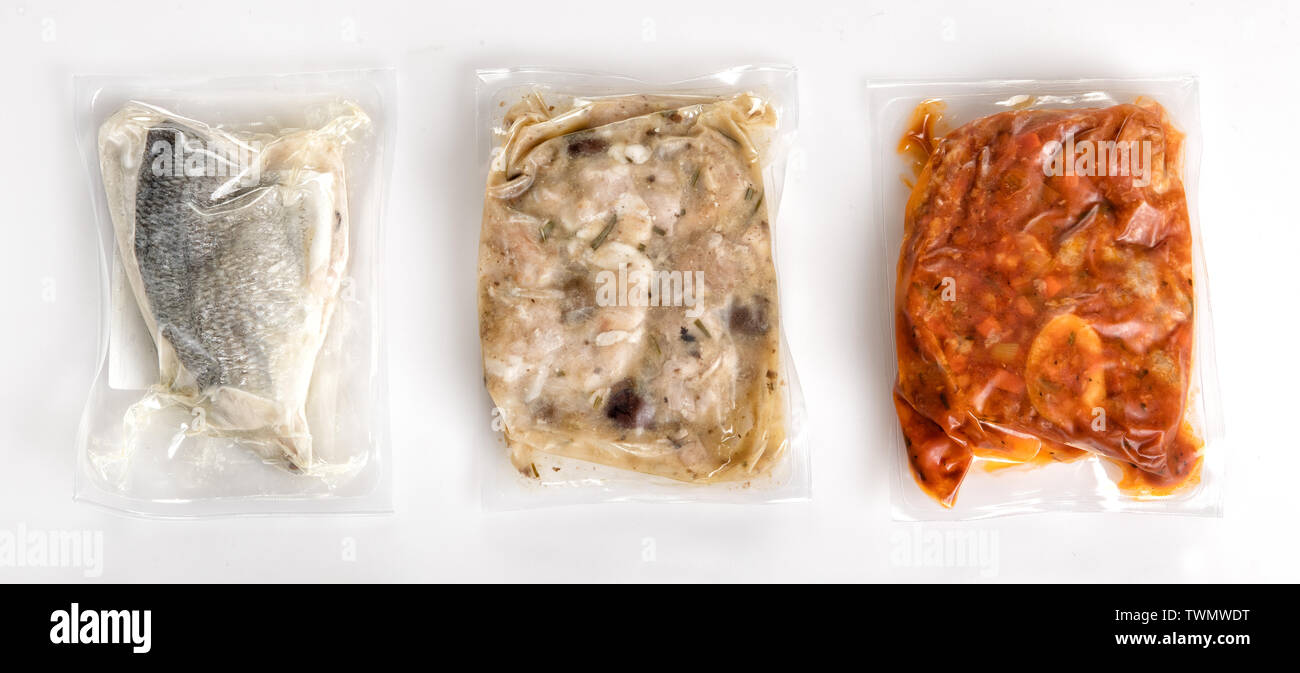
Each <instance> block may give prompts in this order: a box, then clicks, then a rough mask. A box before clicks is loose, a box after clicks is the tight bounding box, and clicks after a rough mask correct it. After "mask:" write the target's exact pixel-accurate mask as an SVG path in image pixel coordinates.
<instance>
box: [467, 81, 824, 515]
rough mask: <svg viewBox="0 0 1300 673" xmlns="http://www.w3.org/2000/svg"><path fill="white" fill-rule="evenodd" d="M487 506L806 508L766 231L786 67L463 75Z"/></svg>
mask: <svg viewBox="0 0 1300 673" xmlns="http://www.w3.org/2000/svg"><path fill="white" fill-rule="evenodd" d="M478 85H479V86H478V106H479V116H478V128H479V133H480V141H479V150H480V154H479V156H480V158H481V161H483V162H484V164H482V165H481V170H483V171H484V174H485V178H486V180H485V181H486V184H487V189H486V195H485V199H484V216H483V225H482V234H481V241H480V252H479V309H480V332H481V336H482V346H483V358H484V370H485V382H486V384H487V388H488V390H489V393H490V395H491V397H492V399H493V403H494V405H495V406H494V408H493V410H492V414H493V418H494V422H495V424H496V427H497V428H498V429H500V431H501V437H502V440H503V442H502V443H503V444H505V445H506V446H505V448H504V449H503V447H502V446H500V445H498V446H495V447H492V449H491V450H490V451H485V452H484V456H485V461H486V468H485V469H484V471H483V472H484V474H485V480H484V500H485V504H486V505H487V506H488V507H489V508H510V507H519V506H529V505H538V504H559V503H576V502H595V501H638V500H640V501H702V500H703V501H708V500H715V501H737V502H771V501H783V500H796V499H802V498H806V497H807V495H808V491H809V474H808V464H807V461H808V456H807V448H806V446H804V436H803V412H802V406H801V404H802V403H801V395H800V393H799V387H798V382H797V379H796V378H795V375H794V369H793V367H792V366H791V365H790V358H789V356H788V353H787V351H786V349H785V343H784V338H783V337H782V332H781V325H780V316H781V312H780V301H779V299H778V293H777V275H776V268H775V265H774V262H773V253H774V247H773V244H772V232H773V231H774V230H775V218H776V212H777V208H778V205H779V201H780V194H781V186H782V181H783V178H784V159H785V155H786V151H787V149H788V148H789V146H790V143H791V142H792V139H793V134H794V129H795V126H796V124H797V109H796V85H795V72H794V70H793V69H792V68H788V67H741V68H734V69H731V70H727V71H724V72H721V73H717V74H714V75H710V76H706V77H701V78H697V79H692V80H688V81H684V82H676V83H671V84H651V83H646V82H642V81H638V80H634V79H629V78H623V77H613V76H603V75H592V74H584V73H572V72H557V71H548V70H541V69H518V70H484V71H479V73H478Z"/></svg>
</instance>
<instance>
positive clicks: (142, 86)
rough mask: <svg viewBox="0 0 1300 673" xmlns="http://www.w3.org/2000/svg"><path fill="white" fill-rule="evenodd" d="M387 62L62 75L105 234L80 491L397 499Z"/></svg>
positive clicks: (203, 511) (156, 497)
mask: <svg viewBox="0 0 1300 673" xmlns="http://www.w3.org/2000/svg"><path fill="white" fill-rule="evenodd" d="M393 89H394V82H393V75H392V73H391V72H388V71H346V72H332V73H320V74H303V75H277V76H266V77H246V78H232V79H217V80H202V81H179V80H155V79H149V78H130V77H78V78H77V79H76V95H77V127H78V129H77V130H78V141H79V143H80V146H81V150H82V153H83V157H84V159H85V162H86V166H87V172H88V175H89V178H90V183H91V185H90V186H91V197H92V200H93V203H94V204H95V213H96V217H97V220H98V222H97V228H96V232H97V233H98V236H99V241H100V244H101V262H102V273H101V278H102V279H103V292H102V297H103V313H102V314H101V315H102V318H101V323H100V324H101V338H100V355H101V356H100V361H99V371H98V373H97V375H96V377H95V382H94V385H93V386H92V388H91V393H90V398H89V400H88V402H87V404H86V409H85V413H84V415H83V417H82V423H81V428H80V432H79V434H78V444H77V466H78V472H77V487H76V496H77V497H78V498H79V499H84V500H87V501H90V502H94V503H97V504H101V505H105V506H108V507H112V508H115V509H120V510H125V511H128V512H132V513H138V514H144V515H156V516H203V515H217V514H266V513H313V512H322V513H324V512H377V511H386V510H387V509H389V508H390V502H391V496H390V492H389V490H390V486H389V483H390V477H389V465H388V463H389V461H388V444H387V442H388V440H387V405H386V396H387V392H386V389H385V388H386V376H385V368H384V363H383V359H382V357H381V355H382V348H381V345H382V341H381V337H382V312H381V310H380V304H379V293H378V287H377V280H378V277H379V276H378V268H379V267H378V263H379V258H380V250H379V243H380V241H381V240H382V238H381V236H380V223H381V220H382V210H383V202H384V198H385V192H384V190H385V185H386V182H387V172H388V166H389V159H390V155H391V137H390V134H389V131H388V128H389V126H390V123H391V122H390V120H389V119H388V118H387V117H386V114H387V112H386V111H387V110H388V109H390V108H389V106H391V105H392V97H393Z"/></svg>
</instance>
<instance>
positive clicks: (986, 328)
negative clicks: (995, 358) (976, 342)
mask: <svg viewBox="0 0 1300 673" xmlns="http://www.w3.org/2000/svg"><path fill="white" fill-rule="evenodd" d="M975 329H976V330H977V331H978V332H979V333H980V336H982V337H984V338H985V339H987V338H989V335H990V334H992V333H994V332H996V331H998V321H997V318H994V317H993V316H991V315H990V316H986V317H985V318H984V319H983V320H981V321H980V323H979V324H978V325H976V326H975Z"/></svg>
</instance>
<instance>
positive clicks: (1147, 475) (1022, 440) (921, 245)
mask: <svg viewBox="0 0 1300 673" xmlns="http://www.w3.org/2000/svg"><path fill="white" fill-rule="evenodd" d="M870 96H871V102H872V105H871V109H872V114H873V128H874V131H875V134H876V141H875V142H876V152H875V155H874V158H875V160H876V173H877V188H878V194H877V202H878V203H879V204H880V205H879V210H878V212H877V214H878V219H879V226H880V227H881V228H882V230H883V234H884V244H883V247H884V250H885V252H886V255H887V257H886V263H885V264H884V265H883V266H884V267H885V271H886V273H888V274H889V280H888V283H889V285H888V286H889V287H891V288H892V289H893V292H892V296H891V297H890V301H891V303H892V310H891V311H890V314H891V315H892V321H891V322H890V325H891V326H892V328H893V330H892V334H891V335H890V341H891V342H893V343H894V345H895V351H894V353H892V354H891V355H892V357H891V358H890V359H891V360H892V361H893V362H894V363H896V365H897V367H896V369H894V370H893V371H894V372H896V374H895V377H894V378H893V380H892V381H891V384H892V385H893V387H894V395H893V396H894V406H895V408H896V410H897V414H898V426H896V427H897V428H898V430H899V434H900V435H901V436H898V438H897V440H896V441H895V442H894V448H893V450H894V451H895V452H896V455H897V456H898V460H897V461H896V464H897V466H898V470H897V472H896V475H895V476H896V478H895V480H894V506H895V514H896V515H897V516H899V517H900V518H935V519H944V518H978V517H984V516H994V515H999V514H1009V513H1017V512H1031V511H1045V510H1077V511H1136V512H1171V513H1184V514H1201V515H1216V514H1218V513H1219V512H1220V507H1221V492H1222V479H1223V461H1224V456H1223V447H1222V446H1221V444H1222V442H1221V441H1219V440H1220V437H1221V435H1222V429H1221V425H1222V423H1221V420H1220V419H1221V414H1220V412H1219V404H1218V391H1217V386H1216V376H1215V370H1214V352H1213V343H1212V335H1211V325H1210V305H1209V296H1208V289H1207V285H1208V284H1207V282H1206V280H1207V279H1206V273H1205V267H1204V262H1203V256H1202V250H1201V239H1200V237H1199V231H1198V228H1197V219H1196V200H1195V197H1196V189H1197V164H1198V161H1199V152H1200V138H1199V128H1198V116H1197V97H1196V81H1195V79H1193V78H1173V79H1155V80H1080V81H1061V82H1038V81H1032V82H1030V81H1007V82H965V83H882V84H878V85H873V86H871V87H870Z"/></svg>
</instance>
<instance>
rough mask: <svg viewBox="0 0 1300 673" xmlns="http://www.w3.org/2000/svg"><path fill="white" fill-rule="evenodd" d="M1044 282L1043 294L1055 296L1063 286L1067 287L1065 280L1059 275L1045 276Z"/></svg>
mask: <svg viewBox="0 0 1300 673" xmlns="http://www.w3.org/2000/svg"><path fill="white" fill-rule="evenodd" d="M1043 282H1044V283H1045V289H1044V291H1043V294H1045V295H1047V296H1048V297H1055V296H1056V295H1057V293H1059V292H1060V291H1061V288H1063V287H1065V281H1063V280H1061V279H1060V278H1059V277H1057V276H1045V277H1044V278H1043Z"/></svg>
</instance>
